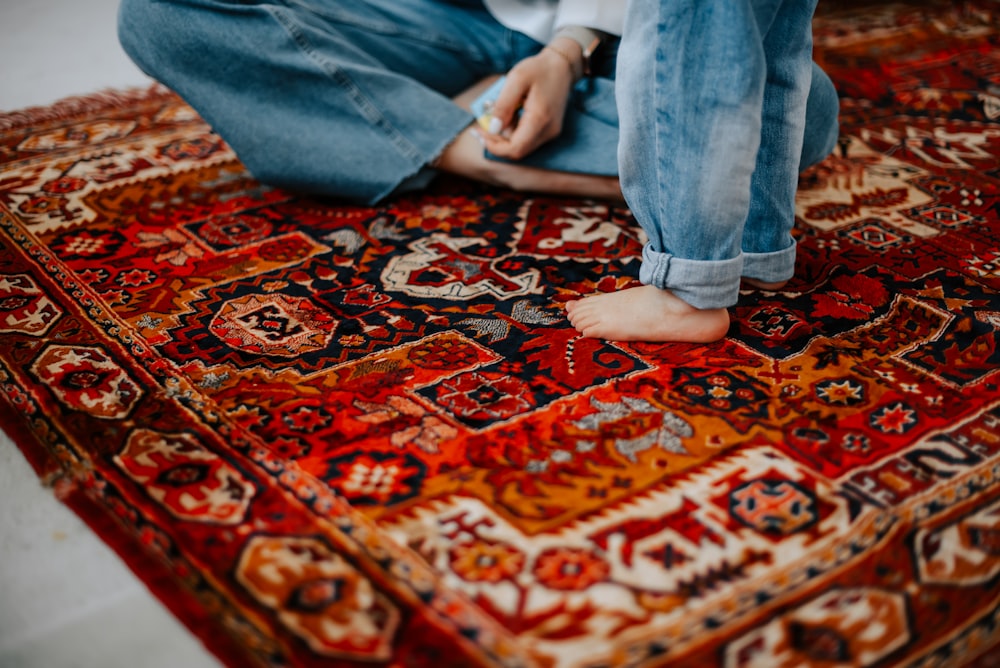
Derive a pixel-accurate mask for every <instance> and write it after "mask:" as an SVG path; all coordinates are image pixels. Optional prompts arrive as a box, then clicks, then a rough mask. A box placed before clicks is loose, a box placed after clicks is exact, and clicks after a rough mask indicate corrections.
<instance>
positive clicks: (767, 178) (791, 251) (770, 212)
mask: <svg viewBox="0 0 1000 668" xmlns="http://www.w3.org/2000/svg"><path fill="white" fill-rule="evenodd" d="M815 5H816V3H815V0H811V1H803V0H785V1H784V2H782V3H781V7H780V8H779V9H778V11H777V12H776V13H775V15H774V17H773V19H772V22H771V24H770V25H769V26H767V28H766V31H763V30H762V33H763V46H764V58H765V61H766V64H767V84H766V86H765V87H764V99H763V105H762V110H761V113H762V120H763V122H762V130H761V144H760V150H759V151H758V153H757V161H756V166H755V168H754V173H753V177H752V179H751V182H750V210H749V213H748V215H747V222H746V226H745V227H744V230H743V244H742V249H743V253H744V264H743V275H744V276H747V277H750V278H754V279H758V280H761V281H768V282H772V281H773V282H777V281H785V280H788V279H789V278H791V277H792V274H794V273H795V240H794V239H793V238H792V234H791V232H792V227H793V226H794V225H795V191H796V189H797V187H798V172H799V166H800V163H801V156H802V149H803V144H804V139H805V127H806V100H807V96H808V94H809V90H810V85H811V79H812V74H813V64H812V29H811V24H812V15H813V11H814V10H815Z"/></svg>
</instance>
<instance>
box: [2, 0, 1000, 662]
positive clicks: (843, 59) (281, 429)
mask: <svg viewBox="0 0 1000 668" xmlns="http://www.w3.org/2000/svg"><path fill="white" fill-rule="evenodd" d="M831 4H832V3H831ZM998 26H1000V4H997V3H995V2H987V1H981V2H972V3H948V2H925V3H921V4H919V5H912V4H911V5H906V4H889V5H880V6H878V7H876V8H865V9H863V10H852V9H845V7H844V6H843V5H837V6H833V7H824V8H822V10H821V12H820V14H819V15H818V17H817V19H816V34H817V57H818V58H819V59H820V60H821V61H822V63H823V64H824V65H825V66H826V68H827V69H828V71H829V72H830V73H831V76H832V77H833V78H834V80H835V82H836V84H837V85H838V87H839V90H840V91H841V93H842V95H843V118H842V120H843V133H844V138H845V141H844V143H843V147H842V148H843V150H842V151H838V154H837V155H834V156H832V157H831V158H829V159H828V160H827V161H825V162H824V163H823V164H821V165H819V166H818V167H816V168H814V169H813V170H812V171H810V172H809V173H808V174H806V175H804V177H803V179H802V187H801V192H800V196H799V208H798V214H799V221H798V227H797V234H798V238H799V241H800V246H799V248H800V255H799V257H800V262H799V266H798V271H797V274H796V278H795V279H794V281H793V282H792V283H791V284H789V285H788V287H787V289H786V290H783V291H781V292H760V291H747V292H745V293H744V294H743V295H742V299H741V303H740V305H739V306H737V307H736V308H735V309H733V311H734V316H735V318H734V325H733V327H732V330H731V331H730V334H729V336H728V338H726V339H725V340H724V341H722V342H720V343H717V344H714V345H708V346H705V345H646V344H634V345H633V344H613V343H605V342H601V341H593V340H587V339H581V338H579V337H578V336H577V335H576V333H575V332H574V330H573V329H572V328H571V327H570V326H569V324H568V322H567V321H566V318H565V315H564V310H563V304H564V303H565V302H566V301H567V300H570V299H573V298H575V297H577V296H578V295H580V294H585V293H590V292H593V291H594V290H614V289H617V288H619V287H621V286H622V285H623V284H625V283H627V282H629V281H630V280H631V279H629V278H627V277H629V276H635V275H636V273H637V268H638V262H639V251H640V245H639V241H638V234H637V229H636V227H635V225H634V221H632V220H631V219H630V217H629V213H628V211H626V210H623V209H621V208H614V207H608V206H606V205H605V204H602V203H599V202H593V201H584V200H565V199H556V198H546V197H530V198H525V197H523V196H519V195H516V194H512V193H510V192H505V191H500V190H495V189H489V188H485V187H480V186H476V185H473V184H470V183H466V182H459V181H441V182H439V183H438V184H437V185H436V186H435V187H434V189H433V190H431V191H429V192H427V193H424V194H421V195H416V196H411V197H406V198H400V199H398V200H395V201H392V202H389V203H388V204H386V205H385V206H382V207H378V208H370V207H357V206H347V205H344V204H343V203H341V202H333V201H323V200H318V199H310V198H307V197H302V196H298V195H295V194H292V193H288V192H282V191H279V190H274V189H269V188H266V187H263V186H261V185H260V184H259V183H257V182H255V181H254V180H253V179H251V178H250V176H249V175H248V174H247V173H246V171H245V170H244V169H243V168H242V167H241V165H240V164H239V163H238V162H237V161H236V160H235V158H234V156H233V154H232V153H231V152H230V151H229V149H228V148H227V147H226V146H225V145H224V144H223V143H222V142H221V141H220V140H219V138H218V137H217V136H215V135H214V134H213V133H212V132H211V130H210V129H209V128H208V127H207V126H206V125H205V124H204V122H203V121H202V120H200V119H199V118H198V117H197V116H196V115H195V114H194V113H193V112H192V111H191V109H189V108H188V107H187V106H185V105H184V104H183V103H182V102H181V101H180V100H178V99H177V98H176V97H174V96H173V95H171V94H170V93H168V92H166V91H163V90H160V89H152V90H150V91H144V92H134V93H121V94H106V95H103V96H96V97H93V98H88V99H77V100H69V101H66V102H63V103H60V104H58V105H55V106H54V107H51V108H46V109H33V110H28V111H25V112H21V113H13V114H7V115H5V116H2V117H0V162H2V172H0V390H2V395H3V398H4V400H3V401H2V402H0V405H2V406H3V425H4V429H5V430H6V431H7V432H8V433H9V434H11V435H12V436H13V437H14V438H15V439H16V441H17V442H18V444H19V445H20V447H21V449H22V450H23V452H24V454H25V456H26V457H27V458H28V459H29V460H30V461H31V463H32V464H33V466H34V467H35V469H36V470H37V472H38V474H39V475H40V476H41V477H42V479H43V480H44V481H45V482H47V483H48V484H50V485H51V486H52V487H53V488H54V490H55V493H56V494H58V495H59V497H60V498H62V499H63V500H64V501H65V502H66V503H67V504H68V505H69V506H70V507H72V508H73V509H74V510H75V511H76V512H77V513H79V514H80V515H81V516H82V517H83V518H84V519H85V520H86V521H87V522H89V523H90V524H91V525H92V526H93V528H94V530H95V531H97V532H98V533H99V534H100V535H101V536H102V537H103V538H104V539H105V540H106V541H107V542H108V543H109V544H111V545H112V546H114V547H115V548H116V549H117V550H118V551H119V552H120V553H121V554H122V555H123V557H124V558H125V559H126V560H127V561H128V563H129V564H130V565H131V566H132V568H133V569H134V570H135V571H136V572H137V573H138V575H139V576H140V577H141V578H143V579H144V581H145V582H147V583H148V585H149V587H150V588H151V589H152V590H153V591H154V592H155V593H156V594H157V595H158V596H159V597H160V598H161V599H162V600H163V601H164V602H165V603H166V604H167V605H168V606H169V607H170V608H171V609H172V610H173V611H174V613H175V614H176V615H177V616H178V617H179V618H180V619H181V620H183V621H184V622H185V623H187V624H188V625H189V626H190V627H191V629H192V630H193V632H194V633H196V634H198V636H199V637H201V638H202V639H203V641H204V642H205V643H206V644H207V645H208V646H209V647H210V648H211V649H212V650H213V651H214V652H215V653H216V654H217V655H218V656H220V657H221V658H222V660H223V661H225V662H226V663H227V664H229V665H232V666H320V665H324V666H330V665H333V666H379V665H384V666H434V667H440V666H511V667H513V666H518V667H521V666H524V667H527V666H538V667H552V668H562V667H566V668H569V667H574V668H575V667H580V668H583V667H589V668H597V667H599V666H608V667H612V666H666V665H670V666H697V667H701V666H729V667H743V666H759V667H764V668H773V667H776V666H903V665H905V666H919V667H924V666H944V665H947V666H962V665H982V666H987V665H997V664H996V663H994V662H996V661H1000V654H996V653H992V654H991V652H995V650H992V649H991V648H993V646H994V645H995V644H996V643H997V642H998V641H1000V346H998V344H1000V333H998V329H1000V296H998V295H1000V292H998V290H1000V249H998V239H1000V28H998Z"/></svg>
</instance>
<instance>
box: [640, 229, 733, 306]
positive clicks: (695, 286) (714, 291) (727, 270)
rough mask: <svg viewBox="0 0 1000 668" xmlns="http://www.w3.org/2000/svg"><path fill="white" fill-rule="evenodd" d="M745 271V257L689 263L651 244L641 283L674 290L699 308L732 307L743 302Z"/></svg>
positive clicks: (644, 251)
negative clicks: (742, 288)
mask: <svg viewBox="0 0 1000 668" xmlns="http://www.w3.org/2000/svg"><path fill="white" fill-rule="evenodd" d="M742 271H743V256H742V255H739V256H737V257H734V258H733V259H731V260H685V259H683V258H679V257H676V256H674V255H671V254H669V253H660V252H658V251H655V250H653V247H652V244H649V243H647V244H646V245H645V247H643V249H642V266H641V267H640V268H639V281H640V282H642V283H644V284H646V285H652V286H654V287H657V288H660V289H664V290H670V292H672V293H673V294H675V295H676V296H677V297H680V298H681V299H683V300H684V301H686V302H687V303H688V304H690V305H691V306H694V307H695V308H700V309H709V308H728V307H730V306H733V305H735V304H736V301H737V299H739V294H740V275H741V273H742Z"/></svg>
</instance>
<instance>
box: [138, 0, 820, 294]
mask: <svg viewBox="0 0 1000 668" xmlns="http://www.w3.org/2000/svg"><path fill="white" fill-rule="evenodd" d="M692 2H693V0H692ZM658 4H660V3H657V2H650V1H648V0H646V1H635V2H633V3H632V9H631V10H630V13H631V16H632V17H633V19H632V21H631V24H632V25H633V26H634V27H635V28H636V35H635V37H636V38H638V37H639V36H640V34H641V35H647V34H648V29H649V28H650V27H653V28H655V27H656V23H654V22H651V21H645V20H644V19H643V18H642V16H643V12H644V11H649V9H650V7H651V6H653V5H658ZM663 4H664V6H666V5H667V4H669V3H663ZM716 4H720V5H724V4H726V3H725V1H724V0H719V2H718V3H716ZM652 8H653V9H654V10H655V11H657V12H659V11H661V8H660V7H652ZM647 23H648V25H646V24H647ZM730 32H732V31H731V30H730ZM119 36H120V39H121V42H122V46H123V47H124V48H125V50H126V52H127V53H128V54H129V55H130V56H131V57H132V59H133V60H134V61H135V62H136V63H137V64H138V65H139V67H141V68H142V69H143V70H144V71H145V72H146V73H148V74H149V75H150V76H152V77H153V78H155V79H157V80H159V81H161V82H163V83H164V84H165V85H167V86H169V87H170V88H172V89H173V90H175V91H176V92H177V93H178V94H179V95H181V97H183V98H184V99H185V100H186V101H187V102H188V103H189V104H190V105H191V106H192V107H194V108H195V109H196V110H197V111H198V112H199V113H200V114H201V116H202V117H203V118H205V119H206V120H207V121H208V122H209V123H210V124H211V125H212V127H213V128H214V129H215V130H216V132H218V133H219V135H220V136H222V138H223V139H225V140H226V142H227V143H228V144H229V145H230V146H231V147H232V148H233V150H234V151H235V152H236V154H237V155H238V156H239V158H240V159H241V160H242V162H243V163H244V165H245V166H246V167H247V168H248V169H249V170H250V172H251V173H253V174H254V176H255V177H257V178H258V179H260V180H261V181H263V182H266V183H269V184H273V185H276V186H281V187H285V188H289V189H294V190H302V191H307V192H312V193H317V194H323V195H330V196H334V197H340V198H345V199H349V200H352V201H358V202H363V203H376V202H379V201H381V200H383V199H384V198H386V197H388V196H390V195H393V194H396V193H400V192H404V191H408V190H414V189H419V188H422V187H424V186H426V185H427V183H428V182H429V181H430V180H431V179H432V178H433V176H434V174H435V172H434V170H433V169H431V168H430V167H429V166H428V165H429V164H430V163H431V162H432V161H433V160H434V159H435V158H436V157H437V156H438V155H439V154H440V153H441V151H442V150H443V149H444V148H445V147H446V146H447V145H448V144H449V143H451V142H452V141H453V140H454V139H455V137H456V136H457V135H458V134H459V133H460V132H461V131H462V130H463V129H464V128H465V127H467V126H468V125H469V124H470V123H471V122H472V120H473V119H472V117H471V115H470V114H469V113H468V112H467V111H465V110H463V109H461V108H460V107H458V106H456V105H455V104H454V103H453V102H452V101H451V97H453V96H454V95H456V94H457V93H459V92H461V91H462V90H464V89H466V88H468V87H469V86H471V85H472V84H474V83H476V82H477V81H479V80H481V79H482V78H484V77H486V76H488V75H491V74H496V73H503V72H506V71H508V70H509V69H510V68H511V67H512V66H513V65H514V64H515V63H517V62H518V61H520V60H522V59H523V58H525V57H527V56H529V55H532V54H534V53H536V52H537V51H538V50H539V49H540V48H541V47H542V45H541V44H539V43H537V42H535V41H534V40H533V39H531V38H529V37H527V36H525V35H523V34H520V33H517V32H513V31H511V30H509V29H507V28H505V27H503V26H502V25H500V24H499V23H497V22H496V21H495V20H494V19H493V18H492V17H491V16H490V15H489V13H488V12H487V11H486V10H485V9H484V7H483V5H482V2H481V0H267V1H266V2H265V1H264V0H260V1H257V0H122V3H121V7H120V12H119ZM637 41H638V40H637V39H632V40H625V44H623V45H622V49H623V50H624V51H626V52H627V53H628V54H630V55H628V57H629V58H630V59H631V60H637V59H643V58H646V56H645V55H644V54H643V50H642V49H641V48H637V46H642V45H637ZM628 44H632V46H631V47H629V48H628V49H626V48H625V47H626V46H627V45H628ZM650 44H653V42H651V43H650ZM614 46H615V45H614V44H613V45H612V47H614ZM611 56H612V57H611V58H609V59H608V60H607V61H606V62H605V64H604V67H603V69H602V71H601V72H600V73H599V76H596V77H593V78H591V79H587V80H584V81H581V82H580V83H578V84H577V86H576V88H575V89H574V91H573V94H572V98H571V102H570V108H569V110H568V112H567V117H566V120H565V123H564V128H565V129H564V132H563V135H562V136H561V137H560V138H559V139H557V140H554V141H553V142H551V143H549V144H547V145H546V146H544V147H542V148H541V149H539V150H538V151H537V152H536V153H535V154H533V155H532V156H530V157H529V158H528V159H526V160H525V161H524V162H526V163H528V164H531V165H534V166H539V167H545V168H548V169H555V170H562V171H577V172H586V173H594V174H605V175H614V174H618V173H619V162H620V161H621V164H622V167H623V168H622V169H621V170H620V171H621V173H620V176H621V178H622V181H623V189H624V190H625V192H626V193H627V198H628V199H629V203H630V205H633V206H636V211H637V212H638V215H637V217H638V218H639V220H640V222H641V223H642V224H643V226H644V227H646V228H647V230H651V229H654V228H656V227H657V226H658V225H660V221H664V222H665V221H668V220H673V219H672V218H663V217H660V216H659V215H651V213H652V212H653V211H655V208H649V207H645V206H643V203H644V202H645V201H647V200H649V199H650V196H645V197H642V196H639V195H637V194H636V192H637V190H641V189H643V188H645V187H646V185H647V183H648V182H649V181H650V179H654V180H655V181H656V182H657V183H660V182H665V181H667V180H668V179H666V178H665V177H664V178H660V177H654V176H653V174H654V172H655V170H661V169H667V168H669V169H673V168H674V166H676V167H678V168H687V169H689V170H690V167H691V165H692V164H695V163H693V162H684V161H674V163H662V164H661V163H658V162H657V161H656V160H651V159H648V156H646V157H640V156H644V153H643V151H642V148H643V146H644V145H647V144H649V143H650V142H648V141H647V140H646V138H645V137H642V136H641V132H640V129H642V131H647V130H648V131H652V129H650V128H647V127H646V126H641V125H639V122H640V118H639V117H638V116H637V115H636V113H635V109H636V108H638V109H641V108H642V106H641V105H634V104H633V105H630V104H629V101H630V100H637V99H638V98H639V97H641V96H645V95H648V94H649V92H648V91H646V90H644V88H643V85H642V82H641V81H637V79H636V77H635V76H628V77H622V76H621V74H620V72H621V71H622V69H627V68H619V70H618V71H619V75H618V81H617V83H616V81H615V78H616V76H615V73H616V68H615V58H614V48H612V49H611ZM647 60H648V63H647V65H650V66H651V65H652V64H653V63H657V64H661V63H660V61H658V60H656V59H655V58H653V57H652V56H649V57H648V59H647ZM662 64H663V65H665V67H663V68H662V69H663V73H666V74H669V70H670V69H671V68H673V69H674V71H675V76H674V79H675V80H676V81H675V82H674V84H675V85H676V84H677V83H678V82H683V81H685V80H686V79H688V77H686V76H685V77H681V76H679V74H680V73H681V72H682V71H683V68H684V67H687V66H688V63H687V62H686V61H681V60H678V59H675V58H674V55H673V54H667V55H666V59H665V61H664V62H663V63H662ZM811 69H812V70H813V72H814V76H813V77H812V81H811V87H810V88H809V94H808V107H807V113H806V116H807V119H806V135H805V142H804V143H802V147H801V150H802V155H801V158H800V161H801V162H802V164H803V165H806V164H812V163H814V162H818V161H819V160H821V159H822V158H823V157H825V156H826V155H827V154H828V153H829V152H830V151H831V150H832V147H833V145H834V143H835V141H836V137H837V132H838V128H837V110H838V101H837V95H836V92H835V91H834V89H833V86H832V84H831V83H830V80H829V79H828V78H827V77H826V75H825V74H824V73H823V72H822V71H821V70H819V68H817V67H815V66H813V67H812V68H811ZM663 73H661V74H663ZM660 80H663V79H662V77H661V79H660ZM670 95H671V93H670V91H669V90H664V91H662V96H663V97H664V98H669V97H670ZM649 99H652V98H649ZM619 106H620V107H621V109H619ZM620 111H622V112H624V113H623V118H624V119H626V121H625V122H626V123H630V124H635V125H634V126H633V130H634V131H631V132H629V131H626V132H621V133H619V129H618V128H619V112H620ZM690 116H691V115H690V114H688V115H687V116H684V117H683V118H681V117H679V118H678V120H679V122H682V123H687V122H688V120H685V119H688V118H690ZM751 116H752V114H751ZM758 122H759V121H758ZM620 156H625V157H626V158H625V159H624V160H621V158H620ZM640 162H641V163H642V165H643V166H642V167H641V168H640V167H638V165H639V163H640ZM647 169H650V170H654V171H647ZM664 173H666V172H664ZM654 190H655V188H654ZM681 222H683V223H684V224H685V225H686V224H689V221H681ZM749 227H750V226H748V228H749ZM745 236H748V238H749V236H750V235H745ZM779 236H781V235H779ZM650 237H651V239H652V238H656V239H657V241H656V242H655V244H654V246H653V247H652V248H655V249H656V251H658V252H664V251H665V250H666V249H671V248H672V246H670V245H668V244H665V243H664V241H665V240H660V239H659V238H658V235H653V234H651V235H650ZM781 238H782V240H783V241H784V237H781ZM765 242H766V243H770V242H767V241H766V240H762V242H761V243H765ZM715 245H716V244H715V243H714V242H713V243H712V246H713V248H714V247H715ZM736 248H737V249H738V248H739V244H738V243H737V245H736ZM764 248H765V249H766V250H768V251H770V250H773V249H772V248H771V247H770V246H765V247H764ZM651 250H652V249H651ZM726 250H727V251H729V250H731V249H728V248H727V249H726ZM674 252H675V253H677V254H678V255H681V254H682V251H674ZM683 252H686V249H684V251H683ZM736 255H738V253H736ZM685 257H686V256H685ZM697 257H700V255H698V256H697ZM713 257H714V256H713ZM731 258H732V256H731V255H727V256H725V259H726V260H729V259H731ZM706 259H713V258H706ZM667 273H670V272H667ZM762 275H763V274H762ZM768 275H770V274H768Z"/></svg>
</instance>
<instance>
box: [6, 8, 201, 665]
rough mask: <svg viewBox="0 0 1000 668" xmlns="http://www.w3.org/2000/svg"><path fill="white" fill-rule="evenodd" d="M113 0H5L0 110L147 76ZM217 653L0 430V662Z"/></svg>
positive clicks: (146, 660) (139, 659) (166, 659)
mask: <svg viewBox="0 0 1000 668" xmlns="http://www.w3.org/2000/svg"><path fill="white" fill-rule="evenodd" d="M116 11H117V0H0V110H2V111H12V110H16V109H22V108H25V107H30V106H37V105H46V104H50V103H52V102H54V101H56V100H58V99H60V98H63V97H67V96H71V95H83V94H87V93H92V92H95V91H98V90H101V89H104V88H123V87H132V86H146V85H148V84H149V81H148V79H146V78H145V77H144V76H143V75H142V74H141V73H140V72H139V71H138V70H137V69H135V67H134V66H133V65H132V64H131V62H129V61H128V59H127V58H126V57H125V55H124V54H123V53H122V52H121V50H120V48H119V47H118V41H117V38H116V37H115V13H116ZM215 666H218V662H217V661H216V660H215V659H214V657H212V656H211V655H209V654H208V653H207V652H206V651H205V649H204V647H203V646H202V645H201V644H200V643H199V642H198V641H197V640H196V639H195V638H194V637H193V636H192V635H190V634H189V633H188V632H187V630H186V629H185V628H184V627H182V626H181V625H180V624H179V623H178V622H177V621H176V620H174V618H173V617H171V616H170V614H169V613H168V612H167V611H166V610H165V609H164V608H163V606H162V605H160V603H159V602H158V601H157V600H156V599H154V598H153V597H152V596H151V595H150V594H149V592H148V591H147V590H146V589H145V587H144V586H143V585H142V583H140V582H139V581H138V580H137V579H136V578H135V576H134V575H133V574H132V572H131V571H129V570H128V569H127V568H126V567H125V566H124V565H123V564H122V562H121V561H120V560H119V559H118V557H117V556H116V555H115V554H114V553H113V552H111V551H110V550H109V549H108V548H107V547H106V546H105V545H104V544H103V543H102V542H101V541H100V540H99V539H97V538H96V537H95V536H94V535H93V534H92V533H91V532H90V530H89V529H88V528H87V527H86V526H85V525H84V524H83V523H82V522H81V521H80V520H79V519H78V518H77V517H76V515H74V514H73V513H72V512H71V511H69V510H68V509H67V508H66V507H65V506H63V505H62V504H60V503H59V502H58V501H57V500H56V499H55V497H54V496H53V494H52V492H51V491H50V490H48V489H45V488H43V487H42V485H41V483H40V482H39V480H38V478H37V477H36V476H35V474H34V471H32V469H31V468H30V467H29V466H28V464H27V462H26V461H25V460H24V458H23V457H22V456H21V453H20V451H19V450H18V449H17V447H16V446H14V444H13V443H12V442H11V441H10V439H9V438H8V437H7V436H6V435H4V434H3V433H0V668H175V667H183V668H203V667H204V668H209V667H215Z"/></svg>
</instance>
